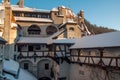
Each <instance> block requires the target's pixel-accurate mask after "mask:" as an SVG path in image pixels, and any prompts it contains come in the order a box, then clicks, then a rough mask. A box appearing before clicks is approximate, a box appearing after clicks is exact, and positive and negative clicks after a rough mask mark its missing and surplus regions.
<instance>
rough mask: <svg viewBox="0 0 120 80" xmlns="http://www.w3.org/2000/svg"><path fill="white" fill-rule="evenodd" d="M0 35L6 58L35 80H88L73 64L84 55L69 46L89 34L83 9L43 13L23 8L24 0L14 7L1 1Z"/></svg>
mask: <svg viewBox="0 0 120 80" xmlns="http://www.w3.org/2000/svg"><path fill="white" fill-rule="evenodd" d="M0 34H1V37H3V38H4V39H5V40H6V41H7V43H6V45H5V52H4V54H5V58H6V59H14V60H16V61H18V62H19V64H20V67H21V68H23V69H26V70H28V71H29V72H31V73H32V74H33V75H35V76H36V77H37V79H38V80H80V78H81V77H86V78H84V79H83V80H87V79H88V76H87V73H85V75H84V71H82V70H81V69H84V68H83V67H81V64H80V62H78V61H76V59H78V58H79V56H80V54H79V52H80V53H82V52H83V53H84V50H82V49H84V47H83V48H79V47H78V46H77V47H76V48H75V47H74V46H73V47H71V46H72V45H74V44H75V45H76V44H77V43H76V42H78V43H79V41H81V39H84V37H83V36H87V35H91V33H90V31H89V30H88V28H87V26H86V25H85V22H84V11H83V10H81V11H80V12H79V13H78V15H75V14H74V12H73V11H72V10H71V9H70V8H67V7H65V6H59V7H58V8H53V9H52V10H44V9H36V8H30V7H26V6H24V0H19V2H18V4H17V5H11V4H10V1H9V0H2V4H0ZM90 39H91V38H90ZM85 41H86V42H87V41H88V40H85ZM85 41H83V42H85ZM86 42H85V43H86ZM88 42H89V41H88ZM81 44H82V42H81ZM79 45H80V44H79ZM85 49H86V48H85ZM78 51H79V52H78ZM98 52H99V51H98ZM88 53H89V51H88ZM88 53H86V54H88ZM93 53H95V52H94V51H93ZM93 53H92V54H93ZM82 55H83V54H82ZM87 56H88V55H87ZM89 56H90V55H89ZM85 60H86V57H85ZM74 63H78V64H74ZM117 63H118V62H117ZM77 68H78V71H77ZM79 68H80V70H79ZM75 72H76V75H75ZM88 72H89V71H88ZM79 74H80V75H79ZM88 74H89V73H88ZM72 75H73V76H72ZM82 75H84V76H82ZM77 76H79V77H77ZM91 80H92V79H91Z"/></svg>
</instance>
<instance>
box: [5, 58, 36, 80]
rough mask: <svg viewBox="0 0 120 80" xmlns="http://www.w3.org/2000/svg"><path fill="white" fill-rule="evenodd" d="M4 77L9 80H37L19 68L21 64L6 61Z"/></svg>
mask: <svg viewBox="0 0 120 80" xmlns="http://www.w3.org/2000/svg"><path fill="white" fill-rule="evenodd" d="M3 70H4V77H5V78H6V79H8V80H37V79H36V78H35V77H34V76H33V75H32V74H31V73H29V72H28V71H26V70H24V69H21V68H19V64H18V63H17V62H16V61H14V60H11V59H10V60H4V65H3Z"/></svg>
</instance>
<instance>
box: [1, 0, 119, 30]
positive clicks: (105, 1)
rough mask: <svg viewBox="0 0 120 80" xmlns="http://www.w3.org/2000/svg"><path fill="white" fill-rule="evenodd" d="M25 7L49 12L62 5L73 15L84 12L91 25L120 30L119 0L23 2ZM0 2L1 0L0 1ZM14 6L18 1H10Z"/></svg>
mask: <svg viewBox="0 0 120 80" xmlns="http://www.w3.org/2000/svg"><path fill="white" fill-rule="evenodd" d="M24 1H25V2H24V4H25V6H29V7H32V8H39V9H46V10H51V9H52V8H53V7H58V6H61V5H64V6H66V7H68V8H71V9H72V10H73V12H74V13H75V14H77V13H78V12H79V11H80V10H84V12H85V18H86V19H87V20H88V21H89V22H90V23H92V24H96V25H98V26H105V27H109V28H113V29H117V30H120V0H24ZM0 2H1V0H0ZM10 2H11V4H16V3H17V2H18V0H10Z"/></svg>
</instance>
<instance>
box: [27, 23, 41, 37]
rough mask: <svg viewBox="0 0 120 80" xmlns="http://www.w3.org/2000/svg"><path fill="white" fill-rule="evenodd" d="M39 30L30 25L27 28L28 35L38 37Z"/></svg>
mask: <svg viewBox="0 0 120 80" xmlns="http://www.w3.org/2000/svg"><path fill="white" fill-rule="evenodd" d="M40 32H41V29H40V28H39V26H37V25H32V26H30V27H29V28H28V34H29V35H40Z"/></svg>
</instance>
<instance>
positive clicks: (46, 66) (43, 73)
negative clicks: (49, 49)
mask: <svg viewBox="0 0 120 80" xmlns="http://www.w3.org/2000/svg"><path fill="white" fill-rule="evenodd" d="M51 66H52V64H51V61H50V60H49V59H42V60H40V61H39V62H38V63H37V78H38V80H51V79H50V73H51Z"/></svg>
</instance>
